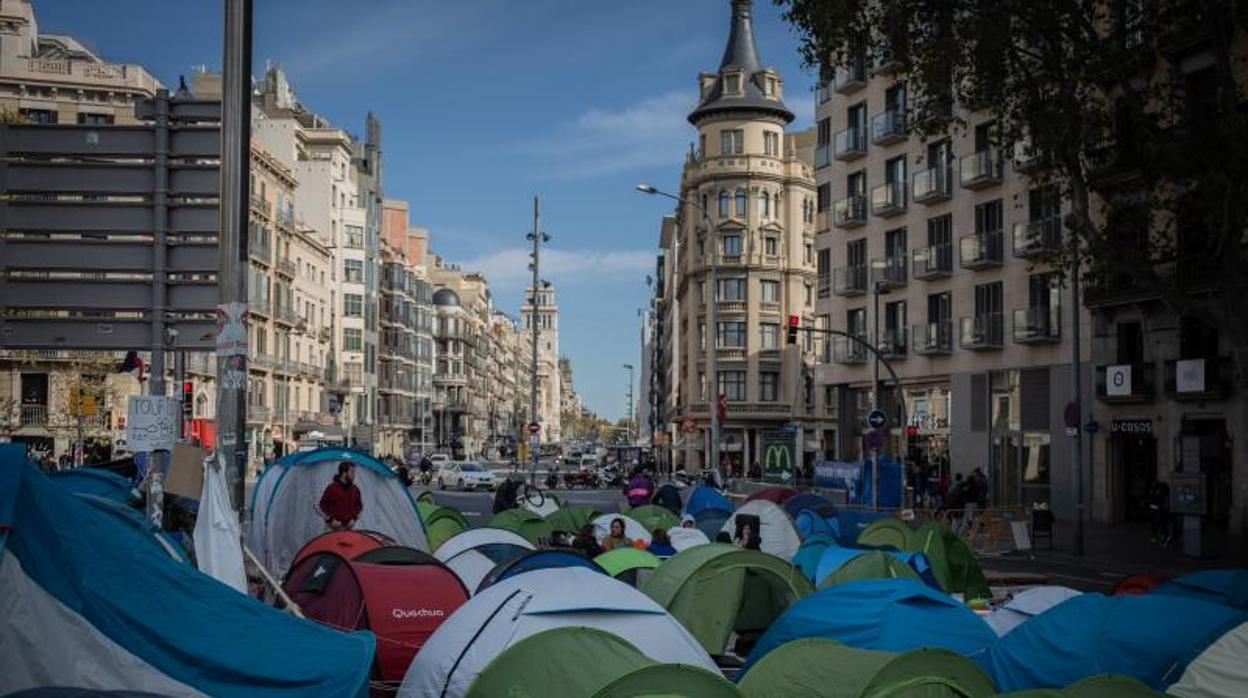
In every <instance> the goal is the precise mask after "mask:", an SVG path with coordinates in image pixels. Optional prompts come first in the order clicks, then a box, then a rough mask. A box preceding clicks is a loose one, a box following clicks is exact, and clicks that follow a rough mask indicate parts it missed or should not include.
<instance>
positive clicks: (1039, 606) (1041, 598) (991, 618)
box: [984, 586, 1083, 637]
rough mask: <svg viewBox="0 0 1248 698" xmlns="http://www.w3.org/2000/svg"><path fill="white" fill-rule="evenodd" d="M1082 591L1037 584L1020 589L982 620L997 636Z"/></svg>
mask: <svg viewBox="0 0 1248 698" xmlns="http://www.w3.org/2000/svg"><path fill="white" fill-rule="evenodd" d="M1081 593H1083V592H1079V591H1075V590H1074V589H1068V588H1066V587H1063V586H1038V587H1032V588H1030V589H1026V590H1024V591H1020V592H1019V593H1017V594H1015V595H1014V597H1013V598H1011V599H1010V600H1009V601H1007V602H1005V603H1004V604H1001V605H1000V606H998V607H996V608H994V609H993V610H992V612H991V613H989V614H988V615H986V616H984V622H986V623H988V625H989V626H990V627H991V628H992V630H993V632H995V633H996V634H997V636H998V637H999V636H1001V635H1004V634H1006V633H1008V632H1010V631H1011V630H1013V629H1014V628H1016V627H1018V626H1019V625H1022V624H1023V623H1024V622H1026V621H1027V620H1029V619H1031V618H1034V617H1035V616H1038V615H1040V614H1041V613H1044V612H1045V611H1047V610H1049V609H1050V608H1053V607H1054V606H1056V605H1058V604H1059V603H1062V602H1063V601H1065V600H1066V599H1069V598H1070V597H1072V596H1078V595H1079V594H1081Z"/></svg>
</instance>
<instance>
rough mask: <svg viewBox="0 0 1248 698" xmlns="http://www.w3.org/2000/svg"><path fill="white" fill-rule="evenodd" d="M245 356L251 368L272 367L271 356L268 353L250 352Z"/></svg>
mask: <svg viewBox="0 0 1248 698" xmlns="http://www.w3.org/2000/svg"><path fill="white" fill-rule="evenodd" d="M247 358H248V362H249V363H250V364H251V368H263V369H270V368H273V357H271V356H269V355H268V354H258V353H257V354H252V355H251V356H249V357H247Z"/></svg>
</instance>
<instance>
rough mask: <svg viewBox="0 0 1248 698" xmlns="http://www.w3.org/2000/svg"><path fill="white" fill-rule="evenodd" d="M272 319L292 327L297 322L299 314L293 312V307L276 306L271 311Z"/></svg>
mask: <svg viewBox="0 0 1248 698" xmlns="http://www.w3.org/2000/svg"><path fill="white" fill-rule="evenodd" d="M273 319H274V320H277V321H278V322H281V323H283V324H287V325H293V324H295V323H296V322H298V321H299V314H298V313H296V312H295V308H294V306H290V305H278V306H276V307H274V309H273Z"/></svg>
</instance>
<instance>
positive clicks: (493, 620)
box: [399, 567, 715, 698]
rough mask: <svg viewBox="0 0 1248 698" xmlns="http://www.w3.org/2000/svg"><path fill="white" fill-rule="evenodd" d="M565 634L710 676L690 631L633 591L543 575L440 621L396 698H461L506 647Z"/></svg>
mask: <svg viewBox="0 0 1248 698" xmlns="http://www.w3.org/2000/svg"><path fill="white" fill-rule="evenodd" d="M566 626H581V627H589V628H595V629H598V630H602V631H606V632H608V633H612V634H614V635H617V636H619V637H620V638H622V639H624V640H626V641H628V642H629V643H631V644H632V645H633V646H634V647H635V648H637V649H638V650H640V651H641V652H642V653H643V654H645V655H646V656H647V657H649V658H651V659H653V660H656V661H672V662H678V663H682V664H689V665H692V666H697V667H702V668H704V669H708V670H711V671H714V670H715V664H714V663H713V662H712V661H711V658H710V657H709V656H707V654H706V651H705V650H703V649H702V648H701V647H700V646H699V645H698V643H697V640H695V639H694V638H693V636H692V635H690V634H689V631H687V630H685V629H684V628H683V627H682V626H681V625H680V623H678V622H676V620H675V619H674V618H672V617H671V616H670V615H668V614H667V613H665V612H664V611H663V608H662V607H661V606H659V605H658V604H656V603H654V601H652V600H650V599H649V598H647V597H646V596H645V595H644V594H642V593H640V592H638V591H637V590H636V589H633V588H632V587H630V586H628V585H627V584H624V583H623V582H619V581H616V580H614V579H612V578H610V577H608V576H607V575H605V574H602V573H600V572H591V571H590V570H586V569H581V568H576V567H571V568H559V569H546V570H537V571H534V572H529V573H527V574H522V575H517V576H515V577H512V578H511V579H506V580H503V581H501V582H499V583H498V584H495V585H494V586H492V587H490V588H488V589H486V590H484V591H482V592H481V593H480V594H479V595H477V596H475V597H473V598H472V599H471V600H470V601H469V602H468V603H466V604H464V605H463V606H461V607H460V609H459V610H458V611H456V612H455V613H454V614H453V615H452V616H451V617H450V618H447V619H446V621H445V622H443V623H442V625H441V626H439V628H438V630H437V632H435V633H434V634H433V637H431V638H429V641H428V642H426V643H425V646H424V647H423V648H422V649H421V651H420V653H419V654H418V655H416V659H415V660H413V661H412V664H411V666H410V667H408V670H407V676H406V677H404V680H403V685H402V687H401V688H400V690H399V696H401V697H403V698H415V697H416V696H421V697H423V696H431V695H432V696H439V695H445V696H461V695H464V694H465V693H466V692H467V690H468V687H469V684H471V683H472V681H473V678H474V677H475V676H476V675H477V674H479V673H480V672H481V670H482V669H484V668H485V667H486V666H487V665H488V664H489V663H490V662H491V661H492V660H493V659H494V658H495V657H497V656H499V655H500V654H501V653H502V652H503V651H504V650H506V649H507V648H508V647H510V646H512V645H514V644H516V643H517V642H519V641H521V640H523V639H524V638H526V637H529V636H531V635H536V634H537V633H539V632H541V631H543V630H549V629H551V628H561V627H566Z"/></svg>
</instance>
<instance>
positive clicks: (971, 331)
mask: <svg viewBox="0 0 1248 698" xmlns="http://www.w3.org/2000/svg"><path fill="white" fill-rule="evenodd" d="M1004 324H1005V319H1004V317H1003V316H1002V315H1001V313H989V314H987V315H976V316H975V317H964V318H962V319H961V321H960V322H959V325H960V327H959V329H960V330H961V331H960V332H959V333H958V334H959V344H961V345H962V348H963V349H974V350H976V351H982V350H984V349H1000V348H1001V346H1002V344H1003V343H1004V342H1003V339H1004V336H1005V330H1004Z"/></svg>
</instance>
